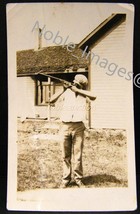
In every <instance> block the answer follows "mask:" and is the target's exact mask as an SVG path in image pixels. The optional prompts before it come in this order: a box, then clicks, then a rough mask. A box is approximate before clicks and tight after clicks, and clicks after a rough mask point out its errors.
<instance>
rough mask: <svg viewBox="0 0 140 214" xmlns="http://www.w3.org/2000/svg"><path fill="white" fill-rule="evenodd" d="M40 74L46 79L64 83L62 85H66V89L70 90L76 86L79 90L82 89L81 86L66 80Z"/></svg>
mask: <svg viewBox="0 0 140 214" xmlns="http://www.w3.org/2000/svg"><path fill="white" fill-rule="evenodd" d="M38 74H41V75H43V76H46V77H50V78H52V79H55V80H59V81H60V82H62V83H63V84H64V87H65V88H70V87H72V86H76V87H77V88H79V89H80V88H81V87H80V84H76V83H72V82H69V81H67V80H64V79H61V78H58V77H54V76H51V75H49V74H43V73H41V72H39V73H38Z"/></svg>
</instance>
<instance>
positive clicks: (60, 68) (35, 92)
mask: <svg viewBox="0 0 140 214" xmlns="http://www.w3.org/2000/svg"><path fill="white" fill-rule="evenodd" d="M131 20H133V19H132V12H131V11H129V10H128V11H126V13H119V14H118V13H116V14H112V15H111V16H109V17H108V18H107V19H106V20H104V21H103V22H102V23H101V24H100V25H99V26H98V27H97V28H95V29H94V30H93V31H92V32H91V33H90V34H89V35H87V36H86V37H85V38H84V39H83V40H82V41H81V42H80V43H79V44H78V45H76V48H74V49H73V51H71V52H70V51H68V50H67V47H66V46H64V47H63V46H50V47H46V48H40V49H37V50H33V49H32V50H24V51H18V52H17V77H18V78H17V84H18V90H20V94H21V96H20V97H19V99H18V109H17V110H18V116H19V117H21V118H26V117H33V118H36V117H39V118H47V119H51V118H59V111H60V110H61V108H59V107H58V105H56V106H51V105H50V103H49V99H50V97H51V96H52V94H54V93H55V92H57V91H58V90H60V88H61V87H62V83H61V82H60V81H57V80H55V79H53V78H48V77H47V76H45V75H42V73H43V74H51V75H52V76H54V77H59V78H62V79H65V80H68V81H72V80H73V78H74V76H75V74H77V73H80V74H81V73H84V74H85V75H86V76H87V77H88V79H89V88H90V90H92V91H94V94H95V95H96V96H97V99H96V101H94V102H91V108H90V111H89V112H88V113H89V114H88V116H87V118H88V120H89V123H90V127H94V128H125V127H126V124H127V123H128V121H127V115H126V108H127V107H128V100H129V94H130V88H131V87H130V84H131V79H132V60H131V59H132V51H131V50H132V32H131V31H130V21H131ZM129 47H130V48H129Z"/></svg>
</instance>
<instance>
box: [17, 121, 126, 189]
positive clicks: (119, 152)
mask: <svg viewBox="0 0 140 214" xmlns="http://www.w3.org/2000/svg"><path fill="white" fill-rule="evenodd" d="M58 131H59V123H48V122H47V121H45V120H42V121H37V120H32V121H31V120H27V121H25V122H24V123H21V122H20V121H19V120H18V130H17V134H18V141H17V148H18V157H17V158H18V166H17V175H18V176H17V177H18V183H17V189H18V191H24V190H31V189H36V188H59V185H60V183H61V179H62V170H63V169H62V159H61V148H60V143H61V142H60V140H59V135H58ZM53 136H54V137H53ZM126 154H127V137H126V131H125V130H115V129H98V130H97V129H90V130H88V129H87V130H86V131H85V141H84V150H83V169H84V179H83V181H84V183H85V185H86V186H87V187H127V185H128V181H127V155H126ZM71 187H72V188H77V187H76V186H75V185H74V184H72V185H71Z"/></svg>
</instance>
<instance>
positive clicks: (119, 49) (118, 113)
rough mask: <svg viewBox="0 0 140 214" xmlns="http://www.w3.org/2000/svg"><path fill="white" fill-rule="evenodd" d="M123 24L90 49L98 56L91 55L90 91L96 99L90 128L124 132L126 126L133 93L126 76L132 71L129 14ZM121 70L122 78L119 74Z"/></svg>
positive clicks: (92, 108) (92, 109)
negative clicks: (118, 129)
mask: <svg viewBox="0 0 140 214" xmlns="http://www.w3.org/2000/svg"><path fill="white" fill-rule="evenodd" d="M126 20H127V21H125V22H123V23H122V24H120V25H119V26H118V27H117V28H116V29H113V30H112V32H110V33H109V34H108V35H107V36H106V37H105V38H103V39H102V40H101V41H100V42H99V43H98V44H97V45H96V46H95V47H92V48H91V53H94V54H96V55H98V56H96V57H95V56H94V57H93V54H91V66H90V75H91V90H92V91H94V94H95V96H97V99H96V101H94V102H92V104H91V126H92V127H95V128H125V127H126V126H127V123H129V121H127V114H126V112H127V111H126V109H127V108H129V107H130V106H131V105H130V103H129V96H130V94H131V93H132V91H131V92H130V89H131V87H130V86H131V85H132V81H131V79H132V75H130V73H128V72H130V71H132V49H131V48H132V39H131V33H132V31H131V29H130V26H129V24H130V22H129V21H130V15H129V14H127V19H126ZM132 20H133V19H132ZM128 22H129V24H128ZM92 57H93V58H92ZM105 62H106V63H105ZM121 68H123V72H125V74H124V73H121V72H120V70H119V69H121ZM120 75H121V76H120ZM129 75H130V76H131V77H130V76H129ZM127 79H129V80H127Z"/></svg>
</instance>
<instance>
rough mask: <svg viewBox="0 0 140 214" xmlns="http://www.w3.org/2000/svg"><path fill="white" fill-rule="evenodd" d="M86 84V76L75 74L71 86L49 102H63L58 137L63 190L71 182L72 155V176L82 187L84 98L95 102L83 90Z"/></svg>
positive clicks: (93, 98)
mask: <svg viewBox="0 0 140 214" xmlns="http://www.w3.org/2000/svg"><path fill="white" fill-rule="evenodd" d="M87 84H88V80H87V78H86V76H84V75H82V74H77V75H76V76H75V78H74V81H73V85H72V86H68V87H66V86H65V88H64V89H63V90H62V91H61V92H59V93H58V94H55V95H54V96H53V97H52V98H51V100H50V102H54V101H56V100H57V99H58V98H61V99H62V100H63V106H62V110H61V116H60V119H61V121H62V125H61V129H60V136H62V156H63V180H62V184H61V187H62V188H65V187H68V185H69V184H70V182H71V178H72V166H71V158H72V154H73V158H74V168H73V176H74V180H75V183H76V184H77V185H78V187H84V184H83V183H82V177H83V167H82V151H83V140H84V130H85V125H84V123H83V121H84V120H85V117H86V98H87V97H88V98H89V99H91V100H95V99H96V97H94V95H93V94H92V93H91V92H90V91H87V90H85V89H86V87H87Z"/></svg>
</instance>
